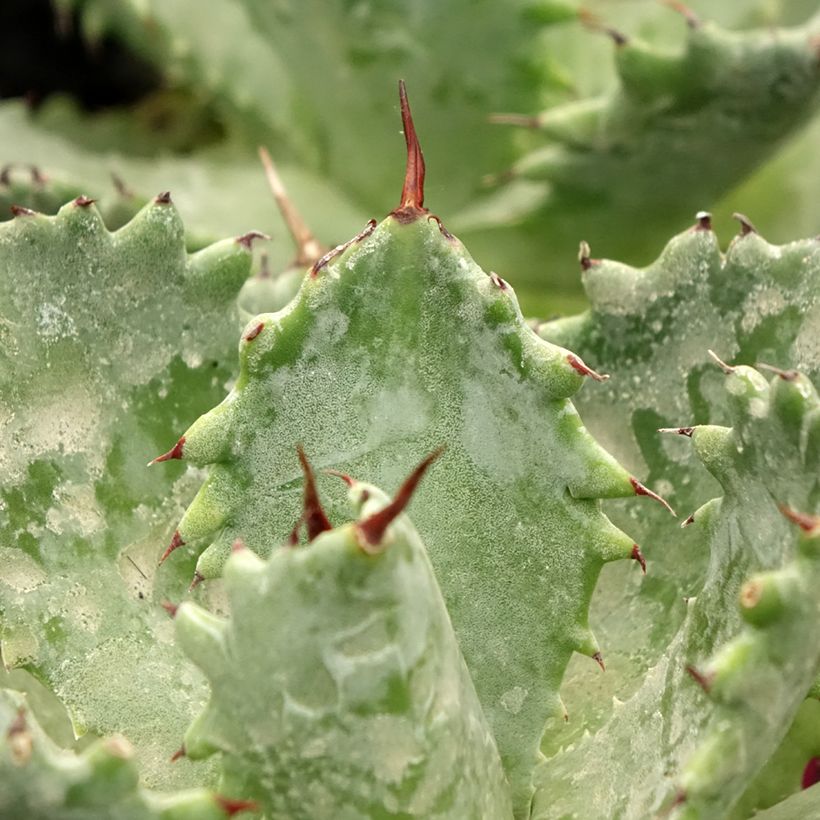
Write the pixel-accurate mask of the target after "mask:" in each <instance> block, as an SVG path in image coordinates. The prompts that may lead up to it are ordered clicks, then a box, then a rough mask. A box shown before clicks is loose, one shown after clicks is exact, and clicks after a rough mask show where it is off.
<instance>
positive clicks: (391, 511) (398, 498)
mask: <svg viewBox="0 0 820 820" xmlns="http://www.w3.org/2000/svg"><path fill="white" fill-rule="evenodd" d="M443 452H444V447H439V448H438V449H437V450H433V452H432V453H430V455H429V456H427V458H425V459H424V461H422V462H421V464H419V465H418V467H416V469H415V470H413V472H412V473H410V475H409V476H408V477H407V478H406V479H405V481H404V484H402V485H401V487H399V490H398V492H397V493H396V495H395V496H394V497H393V500H392V501H391V502H390V503H389V504H388V505H387V506H386V507H384V508H383V509H381V510H379V511H378V512H375V513H373V515H371V516H369V517H368V518H365V519H364V520H363V521H359V522H358V524H357V525H356V526H357V528H358V530H359V532H360V533H361V534H362V536H363V537H364V540H365V541H366V542H367V544H370V545H371V546H377V545H378V544H380V543H381V541H382V539H383V538H384V533H385V531H386V530H387V528H388V527H389V526H390V524H391V523H392V522H393V521H394V520H395V519H396V517H397V516H398V515H399V514H400V513H401V512H402V511H403V510H404V508H405V507H406V506H407V505H408V504H409V503H410V499H411V498H412V497H413V493H414V492H415V491H416V487H417V486H418V484H419V481H421V479H422V476H423V475H424V474H425V472H427V468H428V467H429V466H430V465H431V464H432V463H433V462H434V461H435V460H436V459H437V458H438V457H439V456H440V455H441V454H442V453H443Z"/></svg>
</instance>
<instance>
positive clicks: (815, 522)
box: [777, 504, 820, 532]
mask: <svg viewBox="0 0 820 820" xmlns="http://www.w3.org/2000/svg"><path fill="white" fill-rule="evenodd" d="M777 508H778V509H779V510H780V512H781V513H782V514H783V515H784V516H785V517H786V518H788V520H789V521H791V522H792V524H797V526H798V527H800V529H801V530H803V531H804V532H814V531H818V532H820V515H808V514H807V513H800V512H797V511H796V510H793V509H792V508H791V507H789V506H788V505H786V504H778V506H777Z"/></svg>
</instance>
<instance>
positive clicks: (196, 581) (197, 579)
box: [188, 572, 205, 592]
mask: <svg viewBox="0 0 820 820" xmlns="http://www.w3.org/2000/svg"><path fill="white" fill-rule="evenodd" d="M204 580H205V576H204V575H203V574H202V573H201V572H194V577H193V579H192V580H191V585H190V586H189V587H188V592H193V590H195V589H196V588H197V587H198V586H199V585H200V584H201V583H202V582H203V581H204Z"/></svg>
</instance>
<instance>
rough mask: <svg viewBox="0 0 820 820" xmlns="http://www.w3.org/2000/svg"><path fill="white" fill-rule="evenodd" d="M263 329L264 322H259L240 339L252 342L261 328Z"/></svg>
mask: <svg viewBox="0 0 820 820" xmlns="http://www.w3.org/2000/svg"><path fill="white" fill-rule="evenodd" d="M264 329H265V323H264V322H259V324H257V325H254V327H252V328H251V329H250V330H249V331H248V332H247V333H246V334H245V335H244V336H243V337H242V339H243V340H244V341H246V342H252V341H253V340H254V339H255V338H256V337H257V336H258V335H259V334H260V333H261V332H262V331H263V330H264Z"/></svg>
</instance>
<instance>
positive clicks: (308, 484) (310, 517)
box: [296, 444, 333, 541]
mask: <svg viewBox="0 0 820 820" xmlns="http://www.w3.org/2000/svg"><path fill="white" fill-rule="evenodd" d="M296 452H297V453H298V454H299V462H300V463H301V465H302V472H303V473H304V474H305V492H304V499H303V502H302V503H303V506H304V512H303V514H302V520H303V521H304V522H305V526H306V527H307V534H308V541H312V540H313V539H314V538H316V536H317V535H319V533H322V532H325V531H326V530H332V529H333V525H332V524H331V523H330V521H329V520H328V517H327V515H325V511H324V509H323V508H322V502H321V501H320V500H319V493H318V492H317V490H316V478H315V477H314V475H313V468H312V467H311V466H310V462H309V461H308V460H307V456H306V455H305V451H304V449H303V448H302V445H301V444H300V445H299V446H298V447H297V448H296Z"/></svg>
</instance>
